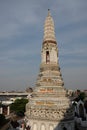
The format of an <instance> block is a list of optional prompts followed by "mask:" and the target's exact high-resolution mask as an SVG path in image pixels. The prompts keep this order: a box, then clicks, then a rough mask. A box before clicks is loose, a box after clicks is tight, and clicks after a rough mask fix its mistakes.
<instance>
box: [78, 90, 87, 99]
mask: <svg viewBox="0 0 87 130" xmlns="http://www.w3.org/2000/svg"><path fill="white" fill-rule="evenodd" d="M85 97H86V95H85V93H84V92H81V93H80V94H79V96H78V98H79V100H82V101H83V100H84V99H85Z"/></svg>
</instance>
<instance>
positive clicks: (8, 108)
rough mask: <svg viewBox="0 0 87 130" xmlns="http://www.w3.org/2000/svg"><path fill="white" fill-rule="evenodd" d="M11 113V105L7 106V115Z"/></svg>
mask: <svg viewBox="0 0 87 130" xmlns="http://www.w3.org/2000/svg"><path fill="white" fill-rule="evenodd" d="M9 114H10V106H8V107H7V115H9Z"/></svg>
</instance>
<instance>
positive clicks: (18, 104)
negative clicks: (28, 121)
mask: <svg viewBox="0 0 87 130" xmlns="http://www.w3.org/2000/svg"><path fill="white" fill-rule="evenodd" d="M26 103H28V99H24V98H22V99H16V100H15V102H14V103H12V104H11V106H10V109H11V111H13V112H15V113H16V114H17V115H20V116H22V115H24V112H25V106H26Z"/></svg>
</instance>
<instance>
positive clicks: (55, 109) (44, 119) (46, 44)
mask: <svg viewBox="0 0 87 130" xmlns="http://www.w3.org/2000/svg"><path fill="white" fill-rule="evenodd" d="M41 56H42V61H41V65H40V72H39V75H38V78H37V82H36V87H35V89H34V92H33V94H32V98H31V99H30V100H29V103H28V104H27V105H26V118H27V119H28V121H29V122H30V125H31V130H74V122H73V116H74V115H73V109H72V108H71V106H70V100H69V99H68V98H67V97H66V91H65V89H64V87H63V86H64V82H63V79H62V75H61V72H60V67H59V62H58V47H57V42H56V38H55V31H54V21H53V18H52V17H51V14H50V11H49V10H48V15H47V17H46V20H45V24H44V37H43V43H42V52H41Z"/></svg>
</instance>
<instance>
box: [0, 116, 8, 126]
mask: <svg viewBox="0 0 87 130" xmlns="http://www.w3.org/2000/svg"><path fill="white" fill-rule="evenodd" d="M7 122H8V120H6V119H5V116H4V115H3V114H0V128H1V127H2V126H3V125H4V124H6V123H7Z"/></svg>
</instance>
